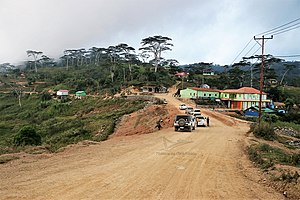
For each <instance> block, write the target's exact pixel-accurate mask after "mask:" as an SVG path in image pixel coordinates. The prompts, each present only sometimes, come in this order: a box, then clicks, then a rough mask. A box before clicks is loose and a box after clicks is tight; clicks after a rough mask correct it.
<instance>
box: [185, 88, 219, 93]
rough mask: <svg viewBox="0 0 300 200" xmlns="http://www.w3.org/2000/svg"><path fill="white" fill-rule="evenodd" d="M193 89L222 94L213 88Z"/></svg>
mask: <svg viewBox="0 0 300 200" xmlns="http://www.w3.org/2000/svg"><path fill="white" fill-rule="evenodd" d="M191 89H193V90H198V91H206V92H220V90H216V89H211V88H198V87H192V88H191Z"/></svg>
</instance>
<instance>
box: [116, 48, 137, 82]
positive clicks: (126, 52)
mask: <svg viewBox="0 0 300 200" xmlns="http://www.w3.org/2000/svg"><path fill="white" fill-rule="evenodd" d="M116 48H118V49H119V54H120V56H121V57H122V58H123V60H124V61H125V62H127V63H128V70H129V75H130V79H131V80H132V61H133V60H136V55H135V52H134V51H135V49H134V48H133V47H131V46H128V44H124V43H121V44H119V45H117V46H116ZM124 75H125V72H124Z"/></svg>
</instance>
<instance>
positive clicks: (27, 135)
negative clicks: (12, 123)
mask: <svg viewBox="0 0 300 200" xmlns="http://www.w3.org/2000/svg"><path fill="white" fill-rule="evenodd" d="M13 142H14V144H15V145H16V146H25V145H40V144H41V143H42V138H41V136H40V135H39V134H38V133H37V132H36V131H35V129H34V128H33V127H32V126H24V127H23V128H21V130H20V131H19V132H18V134H17V135H16V136H15V137H14V141H13Z"/></svg>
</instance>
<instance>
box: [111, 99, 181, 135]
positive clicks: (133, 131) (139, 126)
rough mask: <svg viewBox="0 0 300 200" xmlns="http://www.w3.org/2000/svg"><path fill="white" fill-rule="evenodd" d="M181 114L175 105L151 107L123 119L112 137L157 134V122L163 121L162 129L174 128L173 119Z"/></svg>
mask: <svg viewBox="0 0 300 200" xmlns="http://www.w3.org/2000/svg"><path fill="white" fill-rule="evenodd" d="M178 112H179V110H178V108H176V107H174V106H173V105H169V104H167V105H149V106H147V107H145V108H144V109H142V110H139V111H137V112H134V113H132V114H129V115H125V116H124V117H122V119H121V121H120V123H119V124H118V126H117V128H116V131H115V133H114V134H113V135H112V137H116V136H128V135H141V134H148V133H152V132H155V131H156V130H158V128H156V127H155V126H156V122H157V121H159V120H160V119H161V120H162V123H161V125H162V129H165V128H170V127H172V126H173V119H174V118H175V115H176V114H177V113H178Z"/></svg>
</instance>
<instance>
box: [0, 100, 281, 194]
mask: <svg viewBox="0 0 300 200" xmlns="http://www.w3.org/2000/svg"><path fill="white" fill-rule="evenodd" d="M161 97H163V98H166V99H167V100H168V101H169V104H174V105H176V106H178V104H179V103H180V102H179V101H178V100H176V99H174V98H173V97H171V95H170V94H169V95H161ZM203 112H204V113H205V114H206V115H210V118H211V126H210V127H202V128H197V129H196V130H195V131H193V132H192V133H189V132H175V131H174V130H173V128H165V129H162V130H161V131H157V132H155V133H151V134H147V135H136V136H127V137H113V138H112V139H110V140H108V141H105V142H101V143H98V144H92V145H75V146H74V147H71V148H67V149H66V150H65V151H63V152H60V153H57V154H53V155H48V156H46V155H45V156H44V158H40V157H42V156H40V157H39V159H34V158H32V159H25V158H24V159H22V158H21V159H19V160H15V161H12V162H10V163H7V164H3V165H0V181H1V182H0V199H72V200H74V199H283V196H282V195H281V194H279V193H277V192H275V191H274V190H273V189H272V188H268V187H267V186H266V185H265V184H264V183H263V181H262V177H261V174H260V173H259V172H258V171H257V169H256V168H254V167H253V165H252V164H251V163H250V162H249V161H248V159H247V157H246V156H245V153H244V151H243V147H244V143H245V140H246V136H245V135H246V132H247V130H248V125H247V124H246V123H241V122H237V121H234V120H232V119H228V118H226V117H223V116H219V117H217V115H220V114H217V113H212V112H211V111H203ZM222 118H223V119H222Z"/></svg>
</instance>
